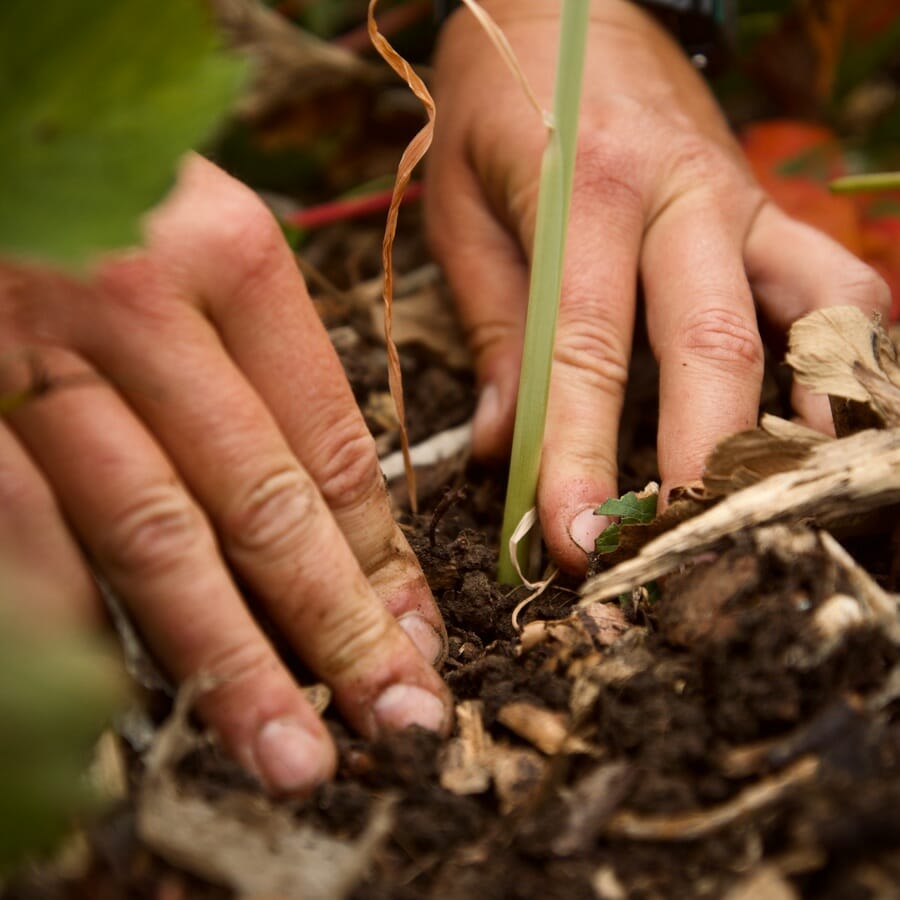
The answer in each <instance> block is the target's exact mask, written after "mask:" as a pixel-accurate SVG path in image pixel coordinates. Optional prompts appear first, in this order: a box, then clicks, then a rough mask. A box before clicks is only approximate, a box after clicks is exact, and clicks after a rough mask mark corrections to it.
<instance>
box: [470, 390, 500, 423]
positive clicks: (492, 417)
mask: <svg viewBox="0 0 900 900" xmlns="http://www.w3.org/2000/svg"><path fill="white" fill-rule="evenodd" d="M499 418H500V390H499V388H498V387H497V385H496V384H493V383H490V384H486V385H485V386H484V387H483V388H482V389H481V396H480V397H479V399H478V406H477V408H476V409H475V417H474V418H473V419H472V431H473V432H474V433H476V434H481V433H482V432H483V431H485V430H487V431H489V432H490V431H491V430H492V429H493V428H495V427H496V422H497V420H498V419H499Z"/></svg>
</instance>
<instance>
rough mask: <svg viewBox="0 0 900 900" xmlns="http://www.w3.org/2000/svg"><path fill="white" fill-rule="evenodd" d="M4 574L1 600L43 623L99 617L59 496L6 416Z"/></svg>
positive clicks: (0, 513)
mask: <svg viewBox="0 0 900 900" xmlns="http://www.w3.org/2000/svg"><path fill="white" fill-rule="evenodd" d="M4 369H6V367H4ZM8 374H9V373H8V372H5V373H4V376H3V377H2V378H0V392H3V393H11V391H9V388H8V386H9V385H10V381H8V380H7V377H6V376H7V375H8ZM13 390H16V388H13ZM29 402H39V401H29ZM0 579H2V595H3V601H4V602H5V603H7V604H9V606H10V607H11V609H12V610H13V612H14V613H17V614H21V615H23V616H24V617H26V618H27V619H28V620H29V621H31V622H34V623H35V624H36V625H38V626H40V627H46V628H50V629H57V628H67V627H71V626H78V627H89V626H92V625H95V624H97V623H99V622H100V620H101V609H102V607H101V604H100V598H99V596H98V592H97V588H96V586H95V584H94V581H93V578H92V577H91V575H90V573H89V572H88V569H87V566H86V565H85V562H84V559H83V558H82V555H81V551H80V550H79V548H78V546H77V544H76V543H75V541H74V540H73V538H72V537H71V535H70V534H69V530H68V528H67V527H66V525H65V522H64V521H63V518H62V513H61V511H60V509H59V507H58V506H57V503H56V499H55V498H54V496H53V494H52V492H51V491H50V488H49V487H48V485H47V483H46V481H45V480H44V478H43V477H42V475H41V473H40V472H39V471H38V470H37V468H36V467H35V465H34V463H33V462H32V460H31V459H30V458H29V456H28V454H27V453H26V452H25V450H24V448H23V447H22V445H21V444H20V443H19V441H18V440H17V439H16V438H15V436H14V435H13V434H12V432H11V431H10V430H9V428H8V427H7V426H6V425H5V424H4V423H3V422H2V421H0Z"/></svg>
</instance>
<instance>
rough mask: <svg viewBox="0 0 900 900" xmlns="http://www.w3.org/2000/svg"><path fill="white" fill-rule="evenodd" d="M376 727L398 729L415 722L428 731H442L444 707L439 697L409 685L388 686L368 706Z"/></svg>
mask: <svg viewBox="0 0 900 900" xmlns="http://www.w3.org/2000/svg"><path fill="white" fill-rule="evenodd" d="M372 711H373V712H374V714H375V721H376V722H377V723H378V725H379V727H381V728H387V729H390V730H392V731H399V730H400V729H401V728H407V727H408V726H410V725H418V726H420V727H421V728H426V729H428V731H438V732H440V731H443V729H444V724H445V721H446V717H447V710H446V708H445V706H444V703H443V701H442V700H440V699H438V698H437V697H436V696H435V695H434V694H431V693H429V692H428V691H426V690H424V689H423V688H419V687H413V686H412V685H411V684H395V685H392V686H391V687H389V688H388V689H387V690H386V691H385V692H384V693H383V694H382V695H381V696H380V697H379V698H378V699H377V700H376V701H375V705H374V706H373V708H372Z"/></svg>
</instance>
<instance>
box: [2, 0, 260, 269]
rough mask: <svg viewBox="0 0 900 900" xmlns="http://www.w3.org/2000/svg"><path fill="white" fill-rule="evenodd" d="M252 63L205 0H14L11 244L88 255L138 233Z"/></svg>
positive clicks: (10, 1) (18, 252)
mask: <svg viewBox="0 0 900 900" xmlns="http://www.w3.org/2000/svg"><path fill="white" fill-rule="evenodd" d="M245 72H246V66H245V64H244V63H243V62H242V61H240V60H237V59H235V58H233V57H230V56H227V55H226V54H225V53H224V52H223V50H222V49H221V47H220V42H219V38H218V36H217V34H216V31H215V29H214V27H213V24H212V22H211V21H210V19H209V16H208V12H207V11H206V10H205V9H204V8H203V6H202V4H201V3H200V0H123V2H118V3H109V2H105V0H80V2H78V3H73V2H72V0H39V2H35V0H3V3H2V4H0V146H2V148H3V152H2V154H0V193H2V197H3V205H2V212H0V252H2V253H4V254H8V255H14V256H18V257H27V258H49V259H52V260H55V261H57V262H60V263H65V264H70V265H80V264H82V263H84V262H85V261H86V260H87V259H88V258H89V257H90V256H91V255H92V254H93V253H96V252H98V251H101V250H105V249H109V248H112V247H117V246H122V245H126V244H129V243H133V242H134V241H135V240H136V239H137V238H138V220H139V216H140V214H141V213H142V212H144V211H146V210H148V209H149V208H150V207H151V206H153V205H154V204H155V203H156V202H158V201H159V200H160V198H161V197H162V196H163V195H164V194H165V192H166V190H167V188H168V187H169V186H170V184H171V182H172V179H173V175H174V171H175V166H176V163H177V160H178V159H179V157H180V156H181V155H182V154H183V153H184V152H185V151H186V150H188V149H189V148H191V147H194V146H197V145H198V144H199V143H201V142H203V141H204V140H205V139H207V138H209V137H210V135H211V133H212V132H213V130H214V129H215V127H216V125H217V123H218V122H219V121H220V119H221V117H222V115H223V114H224V113H225V112H226V111H227V110H228V108H229V107H230V105H231V103H232V101H233V99H234V97H235V95H236V93H237V91H238V89H239V87H240V85H241V83H242V81H243V78H244V74H245Z"/></svg>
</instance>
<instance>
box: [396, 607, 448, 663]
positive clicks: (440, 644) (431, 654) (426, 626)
mask: <svg viewBox="0 0 900 900" xmlns="http://www.w3.org/2000/svg"><path fill="white" fill-rule="evenodd" d="M397 624H398V625H399V626H400V627H401V628H402V629H403V630H404V631H405V632H406V633H407V635H408V636H409V639H410V640H411V641H412V642H413V643H414V644H415V645H416V649H417V650H418V651H419V653H421V654H422V656H424V657H425V659H427V660H428V662H429V663H430V664H431V665H436V664H437V663H438V662H439V661H440V659H441V657H443V655H444V639H443V637H442V636H441V634H440V633H439V632H438V630H437V629H436V628H435V627H434V626H433V625H431V624H430V623H429V622H428V620H427V619H426V618H425V617H424V616H422V615H420V614H419V613H407V614H406V615H405V616H401V617H400V618H399V619H397Z"/></svg>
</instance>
